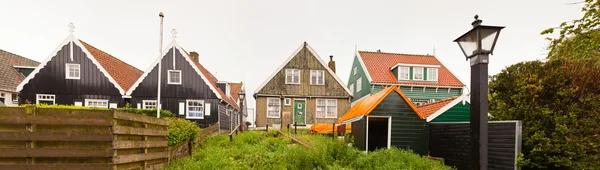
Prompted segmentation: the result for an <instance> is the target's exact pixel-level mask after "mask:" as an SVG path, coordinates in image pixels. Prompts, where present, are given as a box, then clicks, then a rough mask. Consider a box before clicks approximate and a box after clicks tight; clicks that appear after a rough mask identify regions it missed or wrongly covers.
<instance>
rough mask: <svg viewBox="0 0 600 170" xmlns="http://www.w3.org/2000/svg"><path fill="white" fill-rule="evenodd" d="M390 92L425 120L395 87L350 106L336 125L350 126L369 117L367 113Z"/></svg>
mask: <svg viewBox="0 0 600 170" xmlns="http://www.w3.org/2000/svg"><path fill="white" fill-rule="evenodd" d="M391 92H396V93H398V94H399V95H400V96H401V97H402V99H404V101H406V103H407V104H408V105H409V106H410V108H411V109H412V110H414V111H415V113H417V115H418V116H419V117H420V118H421V119H424V118H425V117H424V116H423V115H422V114H421V113H420V112H419V110H417V108H416V107H415V106H414V105H413V104H412V102H410V100H408V98H406V96H404V94H403V93H402V92H401V91H400V89H398V87H397V86H390V87H387V88H385V89H383V90H382V91H380V92H378V93H375V94H373V95H372V96H369V97H367V98H365V99H362V100H360V101H358V103H356V104H354V106H352V108H350V110H348V112H346V114H344V116H342V117H341V118H340V119H338V121H337V124H350V123H351V122H354V121H358V120H360V119H362V117H363V116H367V115H369V113H371V111H373V109H375V107H377V105H379V103H381V101H383V99H385V97H387V96H388V94H390V93H391Z"/></svg>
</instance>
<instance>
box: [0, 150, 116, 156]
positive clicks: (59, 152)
mask: <svg viewBox="0 0 600 170" xmlns="http://www.w3.org/2000/svg"><path fill="white" fill-rule="evenodd" d="M112 155H113V150H111V149H42V148H18V149H12V148H11V149H0V157H2V158H8V157H61V158H65V157H69V158H80V157H85V158H87V157H94V158H100V157H111V156H112Z"/></svg>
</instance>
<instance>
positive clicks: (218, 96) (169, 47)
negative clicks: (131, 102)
mask: <svg viewBox="0 0 600 170" xmlns="http://www.w3.org/2000/svg"><path fill="white" fill-rule="evenodd" d="M173 47H175V49H177V50H179V52H180V53H181V55H182V56H183V58H185V60H186V61H188V63H189V64H190V65H191V66H192V68H194V70H195V71H196V73H197V74H198V75H200V77H201V78H202V80H204V82H205V83H206V85H207V86H208V87H209V88H210V89H211V90H212V91H213V93H215V95H216V96H217V98H218V99H222V96H221V94H220V93H219V92H218V91H217V89H216V88H215V87H214V86H213V85H212V84H211V83H210V81H208V79H207V78H206V76H204V74H202V72H201V71H200V69H199V68H198V67H196V64H194V63H193V61H192V59H190V58H189V57H186V54H185V52H184V50H183V48H181V46H179V44H177V42H176V41H175V40H173V41H172V42H171V44H169V45H168V46H167V48H165V50H163V54H162V56H161V57H159V58H157V59H156V60H154V63H152V65H150V67H148V69H146V71H144V74H142V76H141V77H140V78H139V79H138V80H137V81H136V82H135V83H134V84H133V86H131V88H129V91H127V94H126V95H127V96H131V93H133V91H134V90H135V89H136V88H137V87H138V86H139V85H140V83H142V81H143V80H144V79H145V78H146V76H148V74H149V73H150V71H152V69H153V68H154V67H156V66H158V62H160V60H162V59H163V58H164V57H165V56H166V55H167V53H168V52H169V50H170V49H171V48H173ZM173 53H175V50H173ZM158 71H160V70H158Z"/></svg>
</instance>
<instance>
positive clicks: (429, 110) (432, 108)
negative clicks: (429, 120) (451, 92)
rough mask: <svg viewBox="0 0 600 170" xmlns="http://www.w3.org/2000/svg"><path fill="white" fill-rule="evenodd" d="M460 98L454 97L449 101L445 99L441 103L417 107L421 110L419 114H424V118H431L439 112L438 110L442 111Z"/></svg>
mask: <svg viewBox="0 0 600 170" xmlns="http://www.w3.org/2000/svg"><path fill="white" fill-rule="evenodd" d="M458 97H459V96H454V97H451V98H447V99H444V100H440V101H437V102H432V103H427V104H424V105H421V106H417V109H418V110H419V112H421V113H422V114H423V116H425V117H429V116H431V115H432V114H433V113H435V112H437V111H438V110H440V109H441V108H443V107H444V106H446V105H448V104H449V103H450V102H452V101H454V99H456V98H458Z"/></svg>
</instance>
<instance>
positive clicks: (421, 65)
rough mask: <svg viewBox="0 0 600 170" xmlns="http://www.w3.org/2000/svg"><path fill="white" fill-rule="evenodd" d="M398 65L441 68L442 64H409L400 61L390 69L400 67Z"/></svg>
mask: <svg viewBox="0 0 600 170" xmlns="http://www.w3.org/2000/svg"><path fill="white" fill-rule="evenodd" d="M398 66H406V67H423V68H440V67H441V66H440V65H432V64H407V63H398V64H395V65H394V66H392V67H390V70H393V69H394V68H396V67H398Z"/></svg>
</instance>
